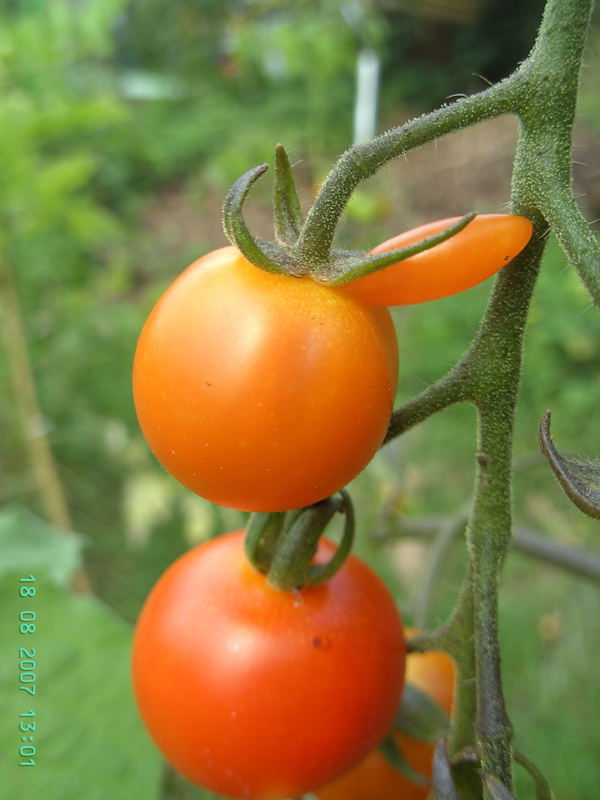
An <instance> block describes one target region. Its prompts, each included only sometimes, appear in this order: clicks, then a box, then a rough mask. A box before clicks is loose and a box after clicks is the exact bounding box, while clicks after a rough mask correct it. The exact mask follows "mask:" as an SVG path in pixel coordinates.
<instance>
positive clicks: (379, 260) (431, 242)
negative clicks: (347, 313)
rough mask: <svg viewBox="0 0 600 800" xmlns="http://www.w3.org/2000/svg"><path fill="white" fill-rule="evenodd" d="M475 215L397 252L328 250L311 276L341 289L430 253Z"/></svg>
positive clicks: (466, 216)
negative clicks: (325, 260)
mask: <svg viewBox="0 0 600 800" xmlns="http://www.w3.org/2000/svg"><path fill="white" fill-rule="evenodd" d="M476 216H477V214H476V213H475V212H474V211H471V212H470V213H469V214H465V216H464V217H461V218H460V219H459V220H458V221H457V222H455V223H453V224H452V225H449V226H448V227H447V228H444V230H443V231H440V232H439V233H436V234H435V235H434V236H429V237H427V238H426V239H422V240H421V241H420V242H416V243H415V244H410V245H408V246H407V247H402V248H401V249H400V250H390V251H389V252H387V253H375V254H373V255H366V254H365V253H362V252H359V253H356V252H347V251H343V250H332V251H331V258H330V263H329V264H328V265H327V266H326V267H321V268H320V269H319V272H318V273H314V274H313V277H314V278H316V279H317V280H320V281H322V282H324V283H327V284H330V285H331V286H343V285H344V284H346V283H350V282H351V281H355V280H357V279H358V278H364V277H365V276H366V275H371V274H372V273H373V272H378V271H379V270H380V269H385V267H389V266H391V265H392V264H396V263H398V262H399V261H405V260H406V259H407V258H411V257H412V256H416V255H418V253H423V252H424V251H425V250H431V248H432V247H435V246H436V245H438V244H441V243H442V242H445V241H446V240H447V239H450V238H451V237H452V236H456V234H457V233H459V232H460V231H462V229H463V228H465V227H466V226H467V225H468V224H469V222H471V220H473V219H475V217H476Z"/></svg>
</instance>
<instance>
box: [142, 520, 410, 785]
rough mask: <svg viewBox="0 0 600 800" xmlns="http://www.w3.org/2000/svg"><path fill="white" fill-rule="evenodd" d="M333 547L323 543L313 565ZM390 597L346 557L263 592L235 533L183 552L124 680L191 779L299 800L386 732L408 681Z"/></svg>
mask: <svg viewBox="0 0 600 800" xmlns="http://www.w3.org/2000/svg"><path fill="white" fill-rule="evenodd" d="M333 547H334V546H333V545H332V544H331V543H330V542H328V541H326V540H322V541H321V543H320V545H319V551H318V554H317V560H325V559H326V558H329V557H330V556H331V554H332V552H333ZM404 664H405V642H404V634H403V629H402V623H401V620H400V617H399V615H398V612H397V610H396V606H395V603H394V600H393V598H392V597H391V595H390V594H389V592H388V590H387V589H386V588H385V586H384V585H383V583H382V582H381V580H380V578H379V577H378V576H377V575H376V574H375V573H374V572H373V571H372V570H371V569H370V568H369V567H368V566H367V565H366V564H364V563H363V562H362V561H360V560H359V559H357V558H356V557H355V556H352V555H351V556H349V558H348V559H347V561H346V562H345V563H344V565H343V566H342V568H341V569H340V570H339V571H338V572H337V573H336V574H335V575H334V577H333V578H331V579H330V580H329V581H327V582H326V583H324V584H322V585H319V586H316V587H313V588H310V589H304V590H302V591H299V592H281V591H279V590H277V589H274V588H272V587H270V586H269V585H268V584H267V583H266V580H265V578H264V576H262V575H260V574H259V573H257V572H256V571H255V570H254V569H253V568H252V567H251V566H250V565H249V563H248V562H247V560H246V558H245V556H244V553H243V532H242V531H237V532H234V533H230V534H226V535H224V536H221V537H218V538H217V539H213V540H211V541H210V542H208V543H205V544H203V545H200V546H199V547H196V548H194V549H193V550H191V551H189V552H188V553H186V554H185V555H184V556H182V557H181V558H180V559H178V561H176V562H175V563H174V564H173V565H172V566H171V567H170V568H169V569H168V570H167V571H166V572H165V573H164V574H163V576H162V577H161V578H160V580H159V581H158V583H157V584H156V585H155V587H154V588H153V590H152V592H151V593H150V595H149V597H148V599H147V601H146V604H145V606H144V608H143V610H142V613H141V615H140V617H139V620H138V623H137V627H136V630H135V635H134V643H133V659H132V669H133V683H134V690H135V694H136V699H137V702H138V706H139V709H140V712H141V715H142V717H143V719H144V721H145V724H146V726H147V728H148V730H149V731H150V733H151V735H152V737H153V738H154V740H155V742H156V744H157V745H158V747H159V749H160V750H161V751H162V752H163V754H164V756H165V757H166V758H167V760H168V761H170V762H171V763H172V764H173V766H174V767H175V768H176V769H178V770H179V771H180V772H182V773H183V774H184V775H186V776H187V777H188V778H189V779H190V780H192V781H193V782H195V783H198V784H200V785H202V786H204V787H206V788H208V789H209V790H211V791H213V792H217V793H219V794H223V795H226V796H231V797H240V798H263V799H264V800H278V799H279V798H289V797H297V796H299V795H301V794H303V793H305V792H307V791H309V790H310V789H313V788H314V787H315V786H319V785H321V784H323V783H324V782H325V781H327V780H330V779H331V778H333V777H334V776H335V775H338V774H341V773H342V772H343V771H345V770H346V769H348V768H349V767H350V766H351V765H352V764H353V763H355V762H356V761H358V760H360V759H361V758H362V757H363V756H364V755H365V754H366V753H368V752H369V750H371V749H372V748H373V747H374V745H375V744H376V743H377V742H378V741H379V740H380V739H381V737H382V736H383V734H384V733H385V731H386V730H387V729H388V727H389V725H390V724H391V721H392V718H393V715H394V711H395V708H396V706H397V703H398V701H399V698H400V694H401V691H402V686H403V674H404Z"/></svg>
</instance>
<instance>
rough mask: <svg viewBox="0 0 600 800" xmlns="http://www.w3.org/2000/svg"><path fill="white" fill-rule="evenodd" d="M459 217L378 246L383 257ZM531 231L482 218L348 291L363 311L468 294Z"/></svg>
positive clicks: (526, 224)
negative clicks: (370, 306)
mask: <svg viewBox="0 0 600 800" xmlns="http://www.w3.org/2000/svg"><path fill="white" fill-rule="evenodd" d="M459 219H460V217H451V218H450V219H440V220H437V221H436V222H430V223H428V224H427V225H421V226H420V227H419V228H414V229H413V230H410V231H406V232H405V233H401V234H400V235H399V236H395V237H394V238H393V239H388V241H386V242H383V243H382V244H379V245H377V247H375V248H373V250H372V251H371V252H372V253H386V252H388V251H390V250H399V249H401V248H403V247H408V245H411V244H416V243H417V242H419V241H421V240H422V239H426V238H428V237H429V236H433V235H434V234H436V233H440V232H441V231H443V230H444V228H447V227H449V226H450V225H452V224H453V223H454V222H458V220H459ZM531 232H532V225H531V222H530V221H529V220H528V219H525V217H519V216H517V215H516V214H480V215H479V216H477V217H475V219H473V220H472V221H471V222H469V224H468V225H467V226H466V227H465V228H463V229H462V230H461V231H460V232H459V233H457V234H455V235H454V236H452V237H451V238H450V239H447V240H446V241H445V242H442V243H441V244H438V245H436V246H435V247H432V248H431V249H430V250H425V251H423V252H422V253H419V254H418V255H416V256H412V257H411V258H407V259H406V260H405V261H399V262H398V263H396V264H392V265H391V266H389V267H386V268H385V269H382V270H379V271H378V272H374V273H373V274H372V275H367V276H366V277H364V278H358V279H357V280H355V281H352V283H348V284H346V285H345V287H344V288H345V289H346V291H347V292H348V293H349V294H350V295H351V296H352V297H355V298H357V299H358V300H361V301H362V302H364V303H366V304H367V305H383V306H399V305H408V304H410V303H423V302H425V301H426V300H437V299H438V298H440V297H447V296H448V295H451V294H457V293H458V292H462V291H464V290H465V289H470V288H471V287H472V286H476V285H477V284H478V283H481V282H482V281H484V280H485V279H486V278H489V277H490V275H493V274H494V273H495V272H497V271H498V270H499V269H501V268H502V267H504V266H505V265H506V264H507V263H508V262H509V261H510V260H511V259H513V258H514V257H515V256H516V255H517V254H518V253H520V252H521V250H522V249H523V248H524V247H525V245H526V244H527V242H528V241H529V239H530V238H531Z"/></svg>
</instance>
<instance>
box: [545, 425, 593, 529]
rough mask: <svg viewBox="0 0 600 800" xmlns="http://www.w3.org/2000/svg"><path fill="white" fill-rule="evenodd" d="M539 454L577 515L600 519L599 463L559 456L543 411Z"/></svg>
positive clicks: (591, 460)
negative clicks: (541, 454) (580, 512)
mask: <svg viewBox="0 0 600 800" xmlns="http://www.w3.org/2000/svg"><path fill="white" fill-rule="evenodd" d="M539 441H540V447H541V450H542V453H543V454H544V455H545V456H546V460H547V461H548V463H549V464H550V467H551V468H552V471H553V472H554V474H555V475H556V477H557V478H558V481H559V483H560V485H561V486H562V487H563V489H564V490H565V492H566V493H567V495H568V496H569V498H570V499H571V502H572V503H574V505H576V506H577V508H578V509H579V510H580V511H583V513H584V514H587V515H588V516H589V517H593V518H594V519H600V459H586V458H579V457H575V456H563V455H562V454H561V453H559V452H558V450H557V449H556V447H555V446H554V442H553V441H552V439H551V437H550V411H546V412H545V414H544V416H543V417H542V421H541V422H540V427H539Z"/></svg>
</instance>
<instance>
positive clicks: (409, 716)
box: [394, 683, 450, 742]
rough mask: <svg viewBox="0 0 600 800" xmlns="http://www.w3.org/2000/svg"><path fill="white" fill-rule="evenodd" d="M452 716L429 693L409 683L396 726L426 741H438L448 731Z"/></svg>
mask: <svg viewBox="0 0 600 800" xmlns="http://www.w3.org/2000/svg"><path fill="white" fill-rule="evenodd" d="M449 724H450V718H449V717H448V715H447V714H446V712H445V711H444V710H443V709H442V708H440V706H439V705H438V704H437V703H436V702H435V700H433V699H432V698H431V697H430V696H429V695H428V694H426V693H425V692H422V691H421V690H420V689H418V688H417V687H416V686H413V685H412V684H410V683H407V684H406V685H405V687H404V691H403V693H402V701H401V703H400V708H399V709H398V712H397V714H396V717H395V718H394V728H395V729H396V730H398V731H401V732H402V733H405V734H407V736H411V737H412V738H413V739H420V740H421V741H424V742H437V740H438V739H441V738H442V737H443V736H446V734H447V733H448V725H449Z"/></svg>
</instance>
